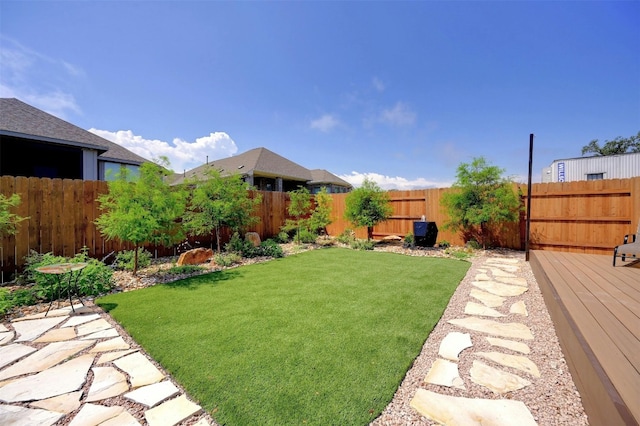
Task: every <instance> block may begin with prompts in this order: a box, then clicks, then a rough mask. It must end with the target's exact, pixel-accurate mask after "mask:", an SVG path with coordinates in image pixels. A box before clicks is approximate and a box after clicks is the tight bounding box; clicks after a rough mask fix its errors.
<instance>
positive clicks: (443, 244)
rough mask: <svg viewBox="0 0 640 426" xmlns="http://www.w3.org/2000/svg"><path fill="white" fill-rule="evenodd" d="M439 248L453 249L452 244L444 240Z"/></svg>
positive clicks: (439, 244)
mask: <svg viewBox="0 0 640 426" xmlns="http://www.w3.org/2000/svg"><path fill="white" fill-rule="evenodd" d="M438 246H439V247H442V248H447V247H451V243H450V242H449V241H447V240H442V241H440V242H439V243H438Z"/></svg>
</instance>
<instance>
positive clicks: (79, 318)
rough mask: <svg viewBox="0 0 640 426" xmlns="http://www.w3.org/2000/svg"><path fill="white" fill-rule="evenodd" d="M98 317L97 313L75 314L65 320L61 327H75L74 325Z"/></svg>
mask: <svg viewBox="0 0 640 426" xmlns="http://www.w3.org/2000/svg"><path fill="white" fill-rule="evenodd" d="M99 318H100V315H99V314H90V315H77V316H74V317H71V318H69V320H68V321H67V322H65V323H64V324H62V327H75V326H76V325H80V324H84V323H87V322H91V321H95V320H97V319H99Z"/></svg>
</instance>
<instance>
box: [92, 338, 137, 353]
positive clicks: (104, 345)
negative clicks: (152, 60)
mask: <svg viewBox="0 0 640 426" xmlns="http://www.w3.org/2000/svg"><path fill="white" fill-rule="evenodd" d="M125 349H129V344H127V343H126V342H125V341H124V339H123V338H122V337H120V336H118V337H115V338H113V339H109V340H106V341H104V342H100V343H96V345H95V346H94V347H93V348H91V350H90V351H89V352H109V351H116V350H125Z"/></svg>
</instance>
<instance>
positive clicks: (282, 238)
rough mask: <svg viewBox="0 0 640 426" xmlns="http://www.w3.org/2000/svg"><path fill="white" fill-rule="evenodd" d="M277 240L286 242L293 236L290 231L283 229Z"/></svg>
mask: <svg viewBox="0 0 640 426" xmlns="http://www.w3.org/2000/svg"><path fill="white" fill-rule="evenodd" d="M276 240H277V241H278V242H279V243H282V244H286V243H288V242H289V240H291V236H289V233H288V232H287V231H284V230H282V231H280V232H279V233H278V236H277V237H276Z"/></svg>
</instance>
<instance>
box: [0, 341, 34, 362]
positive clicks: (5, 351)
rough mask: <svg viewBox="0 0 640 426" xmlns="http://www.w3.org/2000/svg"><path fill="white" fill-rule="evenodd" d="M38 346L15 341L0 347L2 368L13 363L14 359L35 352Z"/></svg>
mask: <svg viewBox="0 0 640 426" xmlns="http://www.w3.org/2000/svg"><path fill="white" fill-rule="evenodd" d="M35 351H36V348H32V347H31V346H26V345H22V344H20V343H14V344H12V345H7V346H2V347H0V368H2V367H4V366H5V365H9V364H11V363H12V362H13V361H15V360H17V359H20V358H22V357H23V356H25V355H29V354H30V353H32V352H35Z"/></svg>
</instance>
